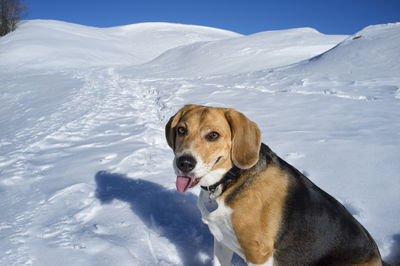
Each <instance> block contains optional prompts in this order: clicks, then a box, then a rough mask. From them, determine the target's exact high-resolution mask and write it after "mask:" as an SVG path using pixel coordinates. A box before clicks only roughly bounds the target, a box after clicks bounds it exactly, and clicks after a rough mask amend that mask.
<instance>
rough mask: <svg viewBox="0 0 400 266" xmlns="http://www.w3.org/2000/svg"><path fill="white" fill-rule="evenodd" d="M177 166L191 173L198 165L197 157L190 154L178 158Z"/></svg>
mask: <svg viewBox="0 0 400 266" xmlns="http://www.w3.org/2000/svg"><path fill="white" fill-rule="evenodd" d="M176 166H178V168H179V170H181V171H182V172H184V173H189V172H190V171H192V170H193V169H194V167H195V166H196V159H195V158H193V157H192V156H189V155H183V156H181V157H179V158H178V159H177V160H176Z"/></svg>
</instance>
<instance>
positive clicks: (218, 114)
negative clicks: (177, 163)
mask: <svg viewBox="0 0 400 266" xmlns="http://www.w3.org/2000/svg"><path fill="white" fill-rule="evenodd" d="M178 127H185V128H187V130H188V133H187V135H186V136H184V137H182V136H179V135H178V134H177V133H176V130H177V128H178ZM212 131H217V132H218V133H219V134H220V135H221V137H220V139H219V140H218V142H209V141H207V140H206V139H205V136H206V135H207V134H208V133H210V132H212ZM199 133H200V134H199ZM165 135H166V139H167V142H168V145H169V146H170V147H171V148H172V149H173V150H174V152H175V154H178V153H182V152H185V151H186V150H192V151H195V152H196V153H198V154H199V155H200V157H201V158H202V159H203V161H204V162H205V163H206V164H209V165H212V164H213V163H215V162H216V161H217V160H218V158H219V157H221V159H220V160H219V162H218V165H215V167H214V168H213V170H215V169H218V168H223V169H230V168H231V167H232V161H233V162H234V163H235V165H237V166H238V167H240V168H242V169H247V168H250V167H252V166H253V165H254V164H255V163H256V162H257V161H258V152H259V149H260V145H261V133H260V130H259V129H258V127H257V125H256V124H255V123H254V122H252V121H250V120H248V119H247V118H246V117H245V116H244V115H243V114H242V113H240V112H238V111H236V110H235V109H233V108H230V109H227V108H214V107H206V106H199V105H185V106H184V107H183V108H182V109H181V110H179V111H178V112H177V113H176V115H175V116H173V117H171V118H170V120H169V122H168V123H167V125H166V127H165Z"/></svg>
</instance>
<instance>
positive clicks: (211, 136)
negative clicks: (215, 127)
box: [206, 131, 220, 141]
mask: <svg viewBox="0 0 400 266" xmlns="http://www.w3.org/2000/svg"><path fill="white" fill-rule="evenodd" d="M219 137H220V135H219V133H218V132H215V131H213V132H211V133H209V134H208V135H207V136H206V139H207V140H209V141H215V140H217V139H218V138H219Z"/></svg>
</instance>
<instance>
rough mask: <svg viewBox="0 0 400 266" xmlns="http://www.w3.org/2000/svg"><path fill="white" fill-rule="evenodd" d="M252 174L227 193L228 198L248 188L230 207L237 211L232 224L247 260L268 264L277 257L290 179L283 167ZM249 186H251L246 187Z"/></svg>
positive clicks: (274, 167) (243, 178) (247, 175)
mask: <svg viewBox="0 0 400 266" xmlns="http://www.w3.org/2000/svg"><path fill="white" fill-rule="evenodd" d="M257 170H258V169H255V171H251V170H250V171H248V172H246V174H245V175H243V176H242V177H241V178H240V181H239V182H238V183H237V184H235V185H234V186H232V187H231V188H230V189H229V190H227V191H226V193H225V194H224V197H229V195H230V194H231V193H234V191H235V190H237V189H238V187H240V186H246V189H243V190H241V192H240V195H237V197H235V198H234V199H233V200H227V206H229V207H231V208H232V209H233V213H232V218H231V219H232V225H233V228H234V230H235V233H236V236H237V238H238V241H239V243H240V246H241V247H242V249H243V252H244V254H245V257H246V260H247V261H248V262H250V263H254V264H262V263H265V262H266V261H267V260H268V258H269V257H270V256H271V255H273V252H274V241H275V238H276V235H277V234H278V231H279V227H280V224H281V220H282V215H283V205H284V202H285V198H286V194H287V187H288V178H287V176H286V173H285V172H283V171H282V170H281V169H280V168H279V167H276V166H274V165H271V166H269V167H268V168H267V170H266V171H264V172H258V171H257ZM244 183H247V184H244Z"/></svg>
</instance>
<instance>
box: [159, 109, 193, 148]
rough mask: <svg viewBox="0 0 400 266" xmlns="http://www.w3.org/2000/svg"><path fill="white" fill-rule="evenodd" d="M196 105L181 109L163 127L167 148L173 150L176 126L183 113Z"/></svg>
mask: <svg viewBox="0 0 400 266" xmlns="http://www.w3.org/2000/svg"><path fill="white" fill-rule="evenodd" d="M195 106H196V105H192V104H187V105H185V106H184V107H182V108H181V109H180V110H179V111H178V112H177V113H176V114H175V115H174V116H172V117H171V118H170V119H169V121H168V123H167V124H166V125H165V138H166V139H167V143H168V146H170V147H171V149H173V150H175V137H176V125H177V124H178V122H179V120H180V119H181V117H182V116H183V114H184V113H186V112H187V111H189V110H190V109H193V108H194V107H195Z"/></svg>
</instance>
